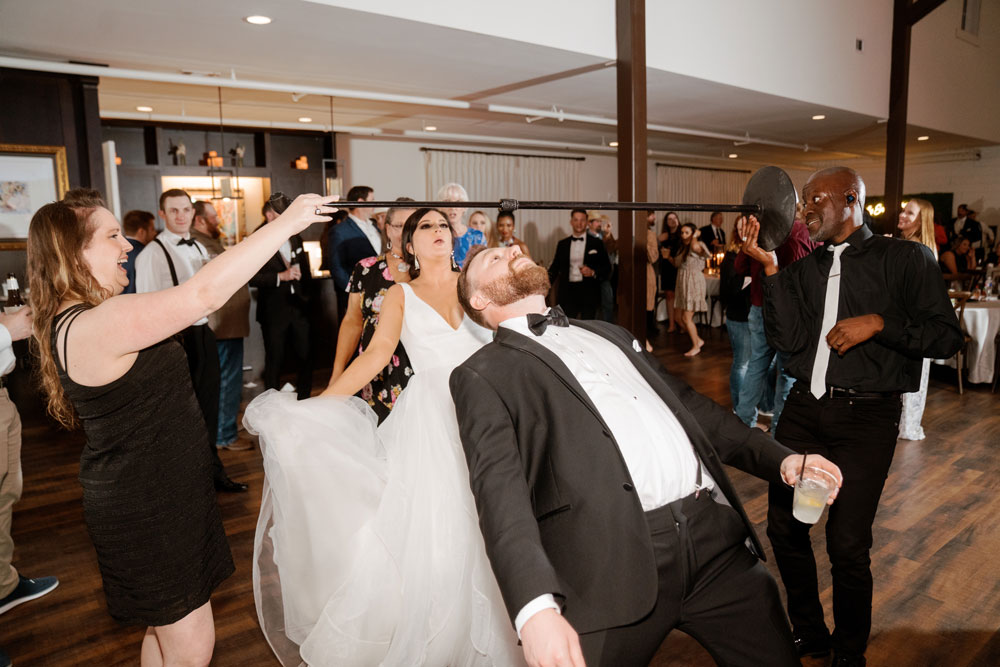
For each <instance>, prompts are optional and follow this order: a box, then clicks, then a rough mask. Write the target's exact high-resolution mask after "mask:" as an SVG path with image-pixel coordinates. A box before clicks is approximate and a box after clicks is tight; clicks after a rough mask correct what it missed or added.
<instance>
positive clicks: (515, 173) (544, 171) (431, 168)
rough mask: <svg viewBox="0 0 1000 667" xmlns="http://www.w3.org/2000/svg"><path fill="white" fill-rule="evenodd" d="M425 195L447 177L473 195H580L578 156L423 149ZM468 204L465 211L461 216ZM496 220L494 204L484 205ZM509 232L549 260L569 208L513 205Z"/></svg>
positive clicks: (476, 197)
mask: <svg viewBox="0 0 1000 667" xmlns="http://www.w3.org/2000/svg"><path fill="white" fill-rule="evenodd" d="M425 156H426V158H425V160H426V167H427V198H428V199H433V198H434V197H435V196H436V195H437V191H438V189H439V188H440V187H441V186H442V185H445V184H446V183H452V182H454V183H461V184H462V186H463V187H465V190H466V192H468V193H469V199H470V200H472V201H489V202H493V201H497V202H498V201H499V200H500V199H501V198H503V199H519V200H536V201H541V200H546V201H565V200H576V199H579V193H580V166H581V164H582V160H579V159H566V158H549V157H530V156H518V155H490V154H484V153H474V152H461V151H447V150H433V149H425ZM471 213H472V209H470V210H469V211H467V212H466V218H467V219H468V215H470V214H471ZM484 213H486V215H487V216H489V218H490V219H491V220H494V221H495V220H496V216H497V210H496V209H495V208H493V209H490V210H485V211H484ZM514 216H515V219H516V221H517V222H516V226H515V228H514V233H515V234H516V235H517V237H518V238H519V239H521V240H522V241H524V242H525V243H527V244H528V248H529V249H530V250H531V256H532V257H533V258H534V259H535V260H536V261H538V262H541V263H544V264H546V265H548V263H549V262H550V261H551V259H552V255H553V254H554V253H555V247H556V243H558V241H559V239H561V238H563V237H564V236H568V235H569V233H570V229H569V211H534V210H518V211H515V212H514Z"/></svg>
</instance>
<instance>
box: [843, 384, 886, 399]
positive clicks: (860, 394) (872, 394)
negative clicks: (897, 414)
mask: <svg viewBox="0 0 1000 667" xmlns="http://www.w3.org/2000/svg"><path fill="white" fill-rule="evenodd" d="M899 394H900V392H898V391H857V390H856V389H844V388H842V387H830V386H827V388H826V396H827V398H899Z"/></svg>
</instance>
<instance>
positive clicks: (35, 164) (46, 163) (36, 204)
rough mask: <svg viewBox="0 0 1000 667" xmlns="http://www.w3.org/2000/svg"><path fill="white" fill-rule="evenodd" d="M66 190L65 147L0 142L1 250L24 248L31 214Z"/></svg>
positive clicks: (61, 195) (67, 182) (59, 196)
mask: <svg viewBox="0 0 1000 667" xmlns="http://www.w3.org/2000/svg"><path fill="white" fill-rule="evenodd" d="M67 190H69V172H68V171H67V169H66V148H65V147H63V146H26V145H21V144H0V250H16V249H20V248H24V247H25V239H27V238H28V224H29V223H30V222H31V216H32V215H34V213H35V211H37V210H38V209H39V208H41V207H42V206H44V205H45V204H48V203H50V202H54V201H57V200H59V199H62V197H63V195H65V194H66V191H67Z"/></svg>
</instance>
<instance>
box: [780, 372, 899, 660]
mask: <svg viewBox="0 0 1000 667" xmlns="http://www.w3.org/2000/svg"><path fill="white" fill-rule="evenodd" d="M900 410H901V403H900V399H899V397H898V396H896V397H884V398H829V397H827V396H824V397H823V398H821V399H819V400H817V399H816V398H815V397H814V396H813V395H812V394H811V393H810V392H809V390H808V388H807V387H806V385H805V383H803V382H802V381H798V382H796V383H795V385H794V386H793V387H792V391H791V393H790V394H789V395H788V399H787V400H786V401H785V409H784V412H782V413H781V422H780V423H779V425H778V432H777V433H776V434H775V435H776V437H777V439H778V441H779V442H781V443H782V444H783V445H785V446H786V447H789V448H791V449H793V450H795V451H796V452H800V453H809V454H822V455H823V456H825V457H826V458H828V459H829V460H831V461H833V462H834V463H836V464H837V465H838V466H840V470H841V472H842V473H843V475H844V485H843V487H842V488H841V489H840V493H839V494H837V500H836V502H834V503H833V505H831V506H830V508H829V516H828V517H827V522H826V550H827V554H828V555H829V557H830V565H831V573H832V575H833V620H834V624H835V628H834V631H833V638H832V640H833V648H834V650H835V651H837V652H838V653H842V654H847V655H862V654H864V652H865V646H866V645H867V643H868V635H869V634H870V633H871V626H872V590H873V582H872V572H871V557H870V551H871V547H872V523H873V522H874V521H875V511H876V510H877V509H878V501H879V498H880V497H881V495H882V488H883V487H884V486H885V480H886V477H887V476H888V474H889V466H890V464H891V463H892V455H893V452H894V451H895V448H896V436H897V435H898V432H899V414H900ZM811 527H812V526H811V525H810V524H805V523H802V522H800V521H798V520H796V519H795V518H794V517H793V516H792V489H791V488H789V487H787V486H785V485H784V484H772V485H771V488H770V492H769V495H768V512H767V536H768V538H770V540H771V546H772V547H774V557H775V560H776V561H777V564H778V570H779V572H780V573H781V580H782V582H783V583H784V585H785V591H786V592H787V593H788V616H789V619H790V620H791V622H792V627H793V628H794V629H795V634H796V635H798V636H801V637H803V638H807V639H823V638H825V637H827V636H828V635H829V631H828V630H827V627H826V623H825V622H824V620H823V606H822V605H821V604H820V600H819V585H818V580H817V575H816V559H815V557H814V556H813V549H812V544H811V543H810V540H809V529H810V528H811Z"/></svg>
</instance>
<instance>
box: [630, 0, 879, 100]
mask: <svg viewBox="0 0 1000 667" xmlns="http://www.w3.org/2000/svg"><path fill="white" fill-rule="evenodd" d="M646 28H647V36H646V65H647V66H648V67H652V68H656V69H661V70H666V71H670V72H677V73H678V74H685V75H688V76H693V77H697V78H700V79H707V80H709V81H717V82H719V83H725V84H729V85H733V86H739V87H741V88H748V89H751V90H756V91H760V92H763V93H770V94H772V95H780V96H782V97H787V98H790V99H794V100H802V101H805V102H812V103H815V104H820V105H825V106H830V107H833V108H838V109H845V110H848V111H853V112H857V113H863V114H868V115H872V116H878V117H882V116H884V115H885V114H886V113H887V109H888V106H889V86H888V82H889V60H890V58H889V54H890V42H891V37H892V0H838V1H837V2H823V1H822V0H796V1H795V2H789V1H788V0H753V2H746V1H745V0H701V1H699V2H691V0H648V1H647V2H646ZM858 38H860V39H862V40H863V41H864V50H863V51H862V52H860V53H859V52H858V51H856V50H855V47H854V44H855V39H858Z"/></svg>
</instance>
